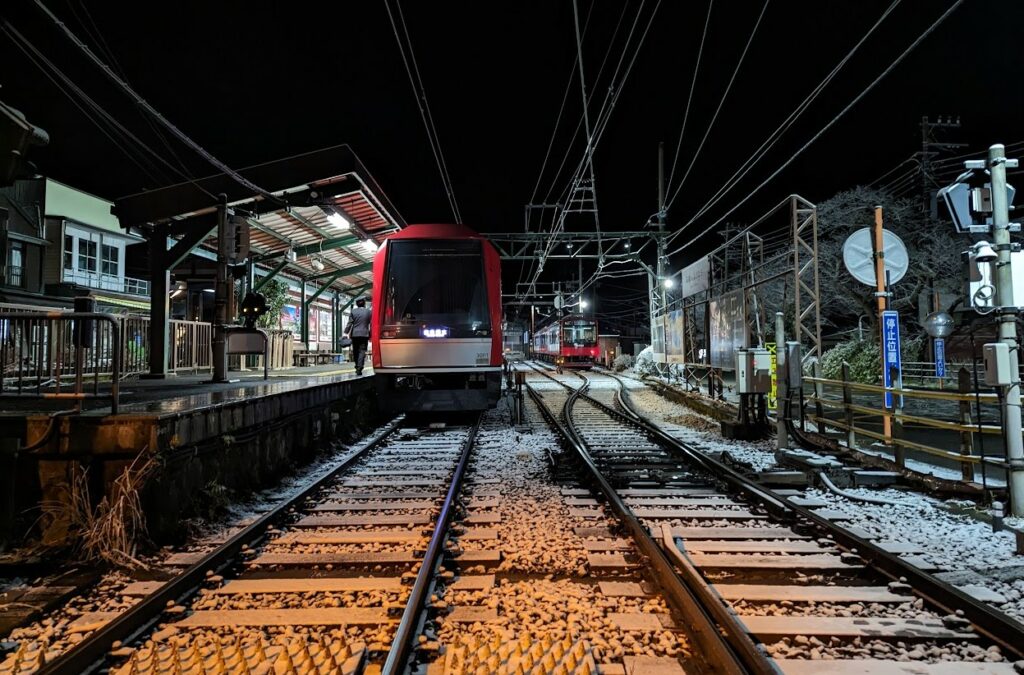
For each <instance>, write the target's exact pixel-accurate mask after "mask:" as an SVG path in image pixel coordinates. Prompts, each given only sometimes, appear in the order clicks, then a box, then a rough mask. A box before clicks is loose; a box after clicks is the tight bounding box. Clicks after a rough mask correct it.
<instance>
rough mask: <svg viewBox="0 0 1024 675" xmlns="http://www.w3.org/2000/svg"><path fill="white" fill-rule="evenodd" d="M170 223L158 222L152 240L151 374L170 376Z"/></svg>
mask: <svg viewBox="0 0 1024 675" xmlns="http://www.w3.org/2000/svg"><path fill="white" fill-rule="evenodd" d="M167 229H168V228H167V225H157V226H155V227H154V229H153V236H152V237H150V239H149V242H148V244H149V278H150V282H149V283H150V286H149V374H148V377H151V378H154V379H157V378H164V377H167V368H168V355H169V353H170V349H169V346H170V341H171V340H170V321H169V319H170V316H171V270H170V268H169V266H168V264H167V262H168V261H167Z"/></svg>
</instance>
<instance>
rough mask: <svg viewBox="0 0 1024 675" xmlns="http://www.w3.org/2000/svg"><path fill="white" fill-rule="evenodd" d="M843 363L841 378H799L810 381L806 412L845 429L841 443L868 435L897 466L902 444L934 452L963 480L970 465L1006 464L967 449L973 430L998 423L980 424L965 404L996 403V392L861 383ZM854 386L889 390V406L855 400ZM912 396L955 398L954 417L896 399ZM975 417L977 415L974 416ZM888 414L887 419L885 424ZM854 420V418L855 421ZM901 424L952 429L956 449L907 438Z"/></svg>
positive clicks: (994, 431)
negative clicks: (871, 423) (911, 408)
mask: <svg viewBox="0 0 1024 675" xmlns="http://www.w3.org/2000/svg"><path fill="white" fill-rule="evenodd" d="M847 369H848V367H844V378H843V379H841V380H833V379H829V378H825V377H820V376H813V377H812V376H804V381H805V382H806V383H809V384H811V385H813V387H814V390H813V391H814V393H813V394H812V395H810V396H808V397H807V403H809V404H811V405H813V406H814V407H815V414H811V415H809V416H808V419H811V420H813V421H814V422H815V423H816V424H817V425H818V427H819V429H822V430H824V429H826V428H828V427H831V428H833V429H838V430H840V431H843V432H845V433H846V445H847V447H849V448H850V449H856V448H857V437H858V436H861V437H864V438H869V439H871V440H873V441H881V442H883V443H885V444H886V445H889V446H892V448H893V457H894V460H895V462H896V464H897V465H898V466H899V467H900V468H906V450H913V451H916V452H921V453H924V454H927V455H931V456H933V457H940V458H942V459H946V460H952V461H956V462H959V463H960V468H961V473H962V475H963V477H964V479H965V480H969V481H973V480H974V479H975V478H974V467H975V465H978V464H981V463H984V464H987V465H989V466H995V467H999V468H1003V469H1005V468H1007V466H1008V465H1007V464H1006V462H1005V461H1002V460H999V459H994V458H992V457H983V456H982V455H979V454H974V453H973V447H974V443H973V435H974V434H986V435H1001V434H1002V427H1001V426H998V425H992V424H983V423H982V422H981V421H980V416H981V411H980V410H978V411H976V414H975V415H972V408H971V405H972V404H975V405H980V404H982V403H986V404H996V403H998V396H997V395H996V394H994V393H990V392H978V391H972V390H968V389H965V388H964V387H960V389H959V390H939V389H907V388H898V387H885V386H882V385H877V384H865V383H861V382H854V381H852V380H850V379H848V378H847V377H846V376H845V372H846V371H847ZM826 388H831V389H839V390H840V391H841V398H839V399H836V398H832V397H829V396H827V394H826ZM854 392H863V393H871V394H877V395H878V396H879V397H880V398H881V397H882V396H884V395H885V394H886V393H889V394H892V403H893V405H892V407H884V406H882V407H875V406H871V405H864V404H863V403H855V402H854V400H853V393H854ZM903 398H907V399H918V400H928V401H946V402H949V403H952V404H956V407H957V420H956V421H951V420H941V419H934V418H933V417H932V416H922V415H914V414H909V413H906V412H904V410H903V404H902V402H901V401H902V399H903ZM826 408H827V409H829V410H834V411H839V412H841V413H842V417H843V419H842V420H837V419H834V418H830V417H828V416H826V414H825V409H826ZM976 418H977V419H976ZM865 419H874V420H878V421H880V422H882V427H883V429H891V430H890V431H889V432H888V433H884V432H883V433H879V432H878V431H875V430H872V429H867V428H865V427H864V425H863V420H865ZM886 420H888V422H889V425H886V424H885V421H886ZM858 423H859V424H858ZM904 424H913V425H916V426H918V427H924V428H927V429H935V430H941V431H952V432H956V433H958V434H960V451H959V452H956V451H953V450H948V449H944V448H937V447H934V446H932V445H928V444H926V443H920V442H917V441H911V440H909V439H907V438H904V437H902V432H903V426H904Z"/></svg>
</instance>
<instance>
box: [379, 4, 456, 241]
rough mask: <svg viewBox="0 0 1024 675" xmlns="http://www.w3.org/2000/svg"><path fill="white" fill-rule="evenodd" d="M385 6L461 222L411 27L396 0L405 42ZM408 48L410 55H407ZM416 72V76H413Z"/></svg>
mask: <svg viewBox="0 0 1024 675" xmlns="http://www.w3.org/2000/svg"><path fill="white" fill-rule="evenodd" d="M384 7H385V9H387V11H388V19H390V21H391V28H392V30H393V31H394V33H395V40H397V41H398V50H399V52H400V53H401V55H402V63H403V64H405V72H406V74H407V75H408V76H409V84H411V85H412V90H413V95H414V96H415V97H416V104H417V106H418V107H419V111H420V116H421V117H422V118H423V125H424V126H425V127H426V130H427V138H428V140H429V141H430V149H431V150H432V151H433V153H434V160H435V161H436V162H437V168H438V171H439V172H440V174H441V181H442V183H443V184H444V191H445V194H446V196H447V197H448V202H449V205H450V206H451V209H452V215H453V216H454V217H455V222H456V223H461V222H462V213H461V212H460V211H459V203H458V201H457V200H456V199H455V187H454V185H452V179H451V176H450V175H449V173H448V164H447V163H446V162H445V159H444V152H443V151H442V149H441V138H440V136H439V135H438V133H437V127H436V126H435V125H434V117H433V115H431V113H430V103H429V102H428V101H427V90H426V87H424V85H423V78H422V77H421V76H420V69H419V66H418V65H417V63H416V52H415V50H414V49H413V47H412V38H411V37H410V35H409V29H408V26H406V23H405V15H404V14H403V13H402V4H401V2H400V1H399V0H395V8H396V9H397V11H398V17H399V20H400V21H401V23H402V34H403V35H404V36H405V41H404V42H403V41H402V37H401V36H400V35H399V32H398V25H397V24H396V23H395V16H394V14H393V13H392V11H391V2H390V0H385V2H384ZM406 48H408V52H409V53H408V55H406ZM410 62H411V63H412V68H411V69H410V67H409V64H410ZM414 73H415V77H413V74H414Z"/></svg>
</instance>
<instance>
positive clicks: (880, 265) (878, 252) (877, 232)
mask: <svg viewBox="0 0 1024 675" xmlns="http://www.w3.org/2000/svg"><path fill="white" fill-rule="evenodd" d="M872 248H873V249H874V254H875V298H876V300H877V303H878V332H879V335H878V337H879V342H878V354H879V356H880V357H881V360H882V368H885V356H884V353H885V326H884V325H883V322H882V312H884V311H885V307H886V294H885V243H884V239H883V238H882V207H881V206H876V207H875V228H874V237H873V238H872ZM892 381H893V382H895V381H896V380H892ZM882 382H885V378H884V373H883V378H882ZM882 398H883V400H884V398H885V396H884V395H883V396H882ZM895 405H896V403H895V401H893V407H895ZM883 407H884V403H883ZM882 433H883V435H884V436H885V438H886V443H891V442H892V420H891V419H890V417H889V416H888V415H885V416H884V417H882Z"/></svg>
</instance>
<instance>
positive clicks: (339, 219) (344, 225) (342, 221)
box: [327, 213, 352, 230]
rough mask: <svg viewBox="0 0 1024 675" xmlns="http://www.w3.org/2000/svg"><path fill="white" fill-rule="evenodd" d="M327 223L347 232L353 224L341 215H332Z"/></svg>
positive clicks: (328, 217) (329, 215)
mask: <svg viewBox="0 0 1024 675" xmlns="http://www.w3.org/2000/svg"><path fill="white" fill-rule="evenodd" d="M327 222H328V223H330V224H331V225H333V226H334V227H336V228H338V229H339V230H347V229H348V228H350V227H352V223H350V222H348V219H347V218H345V216H343V215H341V214H340V213H331V214H328V216H327Z"/></svg>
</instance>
